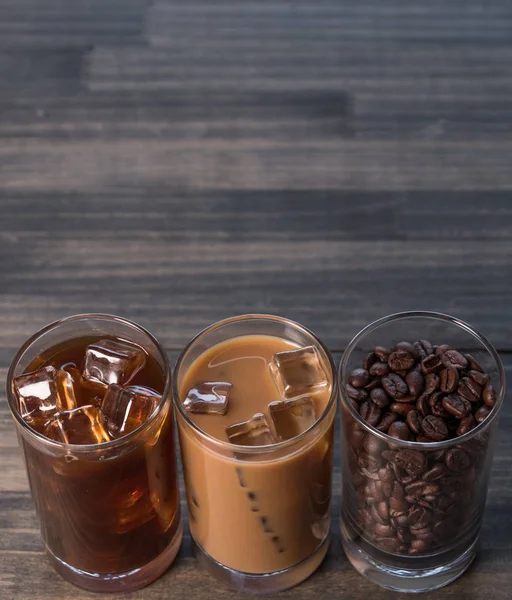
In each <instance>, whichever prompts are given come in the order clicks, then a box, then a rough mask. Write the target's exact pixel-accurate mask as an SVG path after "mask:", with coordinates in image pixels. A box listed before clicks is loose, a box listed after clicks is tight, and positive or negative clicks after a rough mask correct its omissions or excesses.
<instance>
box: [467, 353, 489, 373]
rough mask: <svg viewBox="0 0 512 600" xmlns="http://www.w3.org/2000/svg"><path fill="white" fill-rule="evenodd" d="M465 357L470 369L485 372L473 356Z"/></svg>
mask: <svg viewBox="0 0 512 600" xmlns="http://www.w3.org/2000/svg"><path fill="white" fill-rule="evenodd" d="M464 357H465V359H466V360H467V361H468V364H469V368H470V369H471V370H472V371H479V372H480V373H483V372H484V370H483V369H482V367H481V366H480V365H479V364H478V362H477V361H476V359H475V358H474V357H473V356H471V354H464Z"/></svg>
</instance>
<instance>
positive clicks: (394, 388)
mask: <svg viewBox="0 0 512 600" xmlns="http://www.w3.org/2000/svg"><path fill="white" fill-rule="evenodd" d="M382 387H383V388H384V389H385V390H386V392H387V393H388V394H389V395H390V396H391V398H393V399H395V400H398V399H399V398H403V397H404V396H406V395H407V392H408V391H409V388H408V387H407V384H406V383H405V381H404V380H403V379H402V378H401V377H400V375H397V374H396V373H390V374H389V375H388V376H387V377H383V379H382Z"/></svg>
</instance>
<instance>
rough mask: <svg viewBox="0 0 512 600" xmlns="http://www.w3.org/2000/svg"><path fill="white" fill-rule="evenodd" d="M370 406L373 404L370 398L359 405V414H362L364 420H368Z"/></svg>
mask: <svg viewBox="0 0 512 600" xmlns="http://www.w3.org/2000/svg"><path fill="white" fill-rule="evenodd" d="M370 406H373V405H372V403H371V402H370V401H369V400H365V401H364V402H362V403H361V404H360V405H359V414H360V415H361V419H363V421H367V420H368V414H369V413H370Z"/></svg>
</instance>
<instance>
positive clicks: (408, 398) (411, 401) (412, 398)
mask: <svg viewBox="0 0 512 600" xmlns="http://www.w3.org/2000/svg"><path fill="white" fill-rule="evenodd" d="M396 401H397V402H403V403H404V404H414V403H415V402H416V396H411V395H407V396H402V398H397V399H396Z"/></svg>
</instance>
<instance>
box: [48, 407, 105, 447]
mask: <svg viewBox="0 0 512 600" xmlns="http://www.w3.org/2000/svg"><path fill="white" fill-rule="evenodd" d="M43 433H44V435H45V436H46V437H48V438H50V439H52V440H55V441H57V442H64V443H65V444H101V443H102V442H108V441H110V436H109V435H108V433H107V430H106V429H105V426H104V425H103V420H102V418H101V414H100V412H99V410H98V409H97V408H96V407H95V406H90V405H88V406H81V407H80V408H75V409H73V410H65V411H62V412H58V413H56V414H55V416H54V417H53V418H52V419H51V421H50V422H49V423H48V425H47V426H46V427H45V429H44V432H43Z"/></svg>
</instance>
